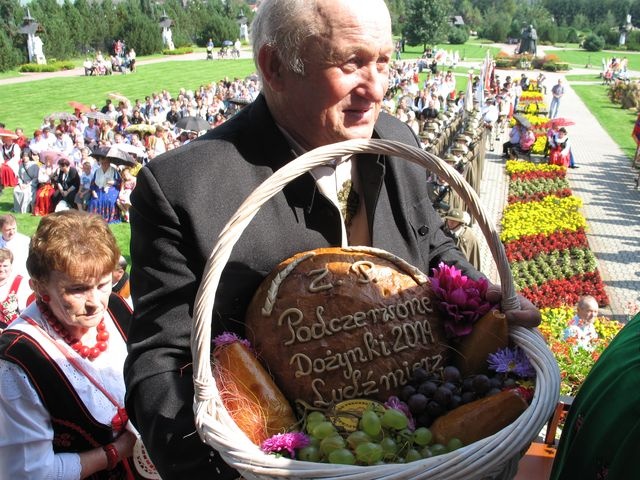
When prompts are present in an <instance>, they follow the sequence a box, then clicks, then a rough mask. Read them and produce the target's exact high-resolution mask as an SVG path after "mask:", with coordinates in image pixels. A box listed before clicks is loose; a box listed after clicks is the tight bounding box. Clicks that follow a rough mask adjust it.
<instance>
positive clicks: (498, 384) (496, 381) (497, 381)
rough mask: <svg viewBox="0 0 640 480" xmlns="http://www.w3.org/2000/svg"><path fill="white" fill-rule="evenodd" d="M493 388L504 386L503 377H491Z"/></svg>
mask: <svg viewBox="0 0 640 480" xmlns="http://www.w3.org/2000/svg"><path fill="white" fill-rule="evenodd" d="M489 382H490V383H491V388H502V379H501V378H500V377H491V378H490V379H489Z"/></svg>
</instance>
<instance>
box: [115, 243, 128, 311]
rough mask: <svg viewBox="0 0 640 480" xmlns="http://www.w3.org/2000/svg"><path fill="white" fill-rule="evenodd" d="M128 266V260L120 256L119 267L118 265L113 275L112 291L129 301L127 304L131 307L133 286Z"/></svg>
mask: <svg viewBox="0 0 640 480" xmlns="http://www.w3.org/2000/svg"><path fill="white" fill-rule="evenodd" d="M127 266H128V264H127V259H126V258H124V257H123V256H122V255H120V260H118V265H116V269H115V270H114V271H113V274H112V275H111V277H112V282H113V286H112V287H111V290H112V291H113V293H117V294H118V295H120V296H121V297H122V298H124V299H125V300H126V301H127V303H129V305H131V286H130V282H129V274H128V273H127Z"/></svg>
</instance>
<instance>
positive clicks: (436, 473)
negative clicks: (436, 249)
mask: <svg viewBox="0 0 640 480" xmlns="http://www.w3.org/2000/svg"><path fill="white" fill-rule="evenodd" d="M360 153H373V154H383V155H390V156H395V157H400V158H403V159H405V160H408V161H411V162H413V163H416V164H418V165H421V166H423V167H424V168H425V169H428V170H430V171H432V172H433V173H435V174H437V175H438V176H440V177H441V178H443V179H444V180H445V181H447V183H448V184H449V185H450V186H451V187H452V188H453V189H454V191H456V192H457V193H458V194H459V195H460V196H461V197H462V198H463V200H464V201H465V203H466V205H467V207H468V208H469V210H470V211H471V213H472V216H473V217H474V218H475V219H476V220H477V222H478V225H479V226H480V229H481V231H482V233H483V235H484V236H485V239H486V240H487V244H488V245H489V249H490V251H491V253H492V256H493V258H494V261H495V263H496V266H497V270H498V274H499V276H500V281H501V288H502V297H503V302H502V309H503V311H508V310H514V309H518V308H519V305H518V301H517V297H516V293H515V287H514V284H513V277H512V275H511V270H510V267H509V263H508V260H507V258H506V254H505V251H504V247H503V245H502V243H501V241H500V238H499V235H498V232H497V231H496V229H495V227H494V226H493V225H492V224H491V222H490V221H489V219H488V216H487V214H486V213H485V211H484V209H483V208H482V205H481V204H480V199H479V197H478V195H477V194H476V192H475V191H474V190H473V189H472V188H471V186H470V185H469V184H468V183H467V182H466V181H465V180H464V178H463V177H462V176H461V175H460V174H459V173H458V172H457V171H456V170H455V169H453V168H452V167H451V166H449V165H448V164H447V163H446V162H444V161H443V160H441V159H440V158H438V157H436V156H435V155H433V154H430V153H428V152H426V151H424V150H421V149H419V148H417V147H412V146H408V145H405V144H402V143H400V142H395V141H391V140H347V141H344V142H340V143H336V144H332V145H328V146H325V147H319V148H316V149H315V150H312V151H310V152H307V153H306V154H304V155H302V156H300V157H298V158H297V159H295V160H293V161H292V162H290V163H288V164H287V165H285V166H284V167H282V168H281V169H279V170H278V171H277V172H275V173H274V174H273V175H271V177H269V178H268V179H267V180H265V181H264V182H263V183H262V184H261V185H260V186H259V187H258V188H256V189H255V190H254V192H253V193H252V194H250V195H249V196H248V197H247V199H245V201H244V202H243V203H242V205H241V206H240V207H239V208H238V210H237V211H236V213H235V214H234V215H233V216H232V217H231V219H230V220H229V222H228V223H227V225H226V226H225V228H224V229H223V230H222V232H221V233H220V236H219V237H218V241H217V243H216V245H215V247H214V248H213V250H212V252H211V255H210V256H209V258H208V260H207V263H206V265H205V269H204V273H203V276H202V281H201V283H200V286H199V288H198V293H197V296H196V302H195V307H194V321H193V330H192V335H191V349H192V355H193V364H194V370H193V371H194V373H193V376H194V389H195V399H194V413H195V422H196V428H197V430H198V433H199V434H200V436H201V438H202V439H203V441H205V442H206V443H207V444H209V445H210V446H211V447H213V448H215V449H216V450H218V451H219V453H220V454H221V455H222V457H223V458H224V460H225V461H226V462H227V463H228V464H229V465H231V466H232V467H234V468H236V469H237V470H239V471H240V472H242V474H243V476H245V477H246V478H256V479H264V478H344V479H349V480H356V479H362V480H373V479H380V478H407V479H409V478H412V479H413V478H415V479H420V478H429V479H440V478H442V479H443V480H444V479H455V478H460V479H471V478H481V477H483V476H486V475H492V474H497V473H498V472H499V471H500V470H502V469H503V468H504V466H505V465H506V464H507V463H509V461H510V460H513V458H514V456H519V455H520V450H521V449H522V448H523V447H524V446H526V445H527V444H528V443H530V442H531V441H532V440H533V439H534V438H535V436H536V435H537V434H538V433H539V431H540V429H541V428H542V425H544V423H545V422H546V421H547V419H548V418H549V416H550V415H551V412H552V410H553V408H554V407H555V405H556V403H557V399H558V395H559V389H560V373H559V371H558V367H557V363H556V361H555V359H554V357H553V355H552V354H551V352H550V351H549V349H548V347H547V346H546V343H545V342H544V340H543V339H542V336H541V335H540V334H539V332H538V331H537V330H536V329H526V328H523V327H518V326H512V327H511V328H510V336H511V338H512V339H513V341H514V343H515V344H516V345H518V346H519V347H520V348H522V349H523V350H524V351H525V352H526V353H527V355H528V356H529V358H530V360H531V362H532V364H533V366H534V368H535V370H536V374H537V379H536V389H535V393H534V398H533V401H532V403H531V405H530V406H529V408H528V409H527V410H526V411H525V412H524V413H523V414H522V415H521V416H520V417H519V418H518V419H517V420H516V421H515V422H513V423H512V424H511V425H509V426H507V427H505V428H504V429H502V430H500V431H499V432H498V433H496V434H495V435H492V436H491V437H488V438H485V439H482V440H480V441H478V442H474V443H472V444H470V445H468V446H465V447H463V448H462V449H460V450H458V451H454V452H451V453H448V454H445V455H442V456H438V457H433V458H430V459H425V460H420V461H416V462H412V463H408V464H386V465H380V466H366V467H364V466H344V465H332V464H326V463H314V462H302V461H296V460H288V459H284V458H279V457H275V456H273V455H267V454H264V453H262V452H261V451H260V450H259V447H258V446H256V445H254V444H253V443H252V442H251V441H250V440H249V439H248V438H247V437H246V435H244V433H242V431H240V429H239V428H238V427H237V426H236V425H235V423H234V422H233V420H232V419H231V417H230V416H229V414H228V413H227V411H226V409H225V408H224V406H223V404H222V401H221V398H220V395H219V392H218V390H217V386H216V384H215V380H214V379H213V374H212V369H211V363H210V358H211V321H212V312H213V302H214V298H215V293H216V291H217V287H218V282H219V280H220V277H221V275H222V269H223V268H224V266H225V265H226V263H227V261H228V259H229V257H230V256H231V251H232V249H233V246H234V245H235V243H236V241H237V240H238V238H239V237H240V236H241V234H242V232H243V231H244V229H245V228H246V226H247V225H248V224H249V223H250V222H251V220H252V219H253V217H254V216H255V215H256V214H257V212H258V211H259V209H260V207H261V206H262V205H263V204H264V203H266V202H267V201H268V200H269V199H270V198H272V197H273V196H275V195H276V194H278V193H279V192H280V191H281V190H282V189H283V188H284V186H286V185H287V184H288V183H289V182H290V181H292V180H293V179H295V178H297V177H298V176H300V175H302V174H304V173H306V172H308V171H310V170H312V169H313V168H315V167H317V166H320V165H326V164H328V163H334V162H338V163H339V162H341V161H343V159H344V158H345V157H347V156H350V155H353V154H360Z"/></svg>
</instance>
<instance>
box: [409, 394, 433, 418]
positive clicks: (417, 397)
mask: <svg viewBox="0 0 640 480" xmlns="http://www.w3.org/2000/svg"><path fill="white" fill-rule="evenodd" d="M428 402H429V400H427V397H425V396H424V395H423V394H421V393H414V394H413V395H411V396H410V397H409V399H408V400H407V405H408V406H409V410H410V411H411V413H412V414H415V415H418V414H419V413H422V412H424V410H425V409H426V408H427V403H428Z"/></svg>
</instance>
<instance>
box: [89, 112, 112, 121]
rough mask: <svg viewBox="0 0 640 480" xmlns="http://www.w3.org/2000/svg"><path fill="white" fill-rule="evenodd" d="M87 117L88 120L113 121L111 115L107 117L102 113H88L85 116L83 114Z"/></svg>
mask: <svg viewBox="0 0 640 480" xmlns="http://www.w3.org/2000/svg"><path fill="white" fill-rule="evenodd" d="M83 115H84V116H85V117H87V118H93V119H94V120H111V117H110V116H109V115H107V114H106V113H102V112H93V111H91V112H87V113H85V114H83Z"/></svg>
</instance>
